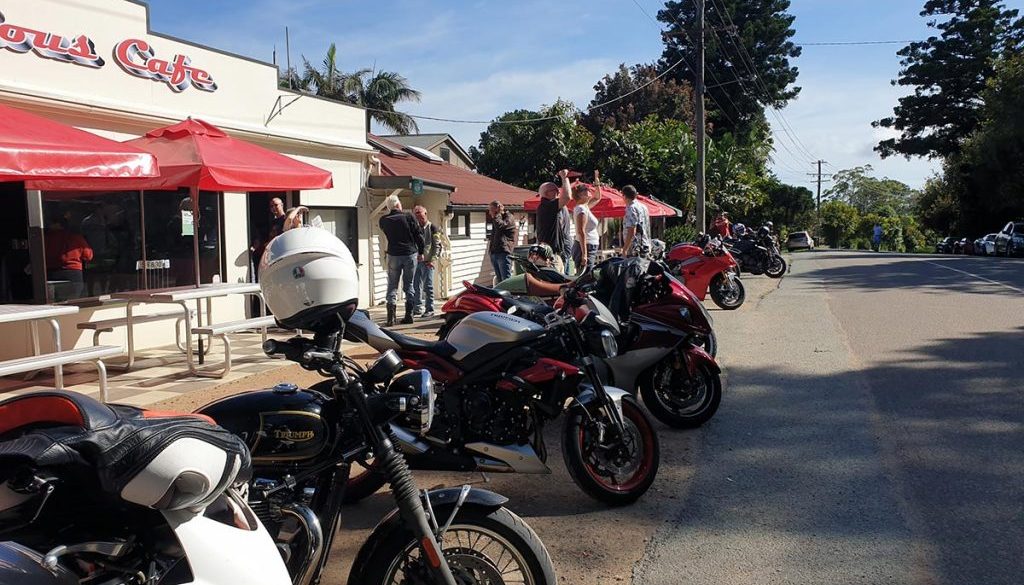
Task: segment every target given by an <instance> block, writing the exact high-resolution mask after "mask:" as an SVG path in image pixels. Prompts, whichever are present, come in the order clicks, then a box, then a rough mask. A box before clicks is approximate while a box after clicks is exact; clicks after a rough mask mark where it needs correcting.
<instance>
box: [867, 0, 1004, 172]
mask: <svg viewBox="0 0 1024 585" xmlns="http://www.w3.org/2000/svg"><path fill="white" fill-rule="evenodd" d="M921 16H923V17H925V18H928V19H929V21H928V26H929V27H931V28H934V29H935V30H937V31H939V35H938V36H931V37H929V38H928V39H926V40H923V41H917V42H913V43H910V44H909V45H907V46H906V47H904V48H903V49H901V50H900V51H899V52H898V53H897V54H898V55H899V56H901V57H903V59H902V60H901V61H900V65H901V66H902V68H901V69H900V72H899V78H898V79H896V80H894V81H893V85H902V86H909V87H913V88H914V93H912V94H911V95H908V96H906V97H903V98H900V100H899V105H898V106H896V107H895V108H894V114H895V115H894V116H892V117H888V118H884V119H882V120H879V121H877V122H875V123H874V124H873V125H874V126H875V127H876V128H877V127H883V128H892V129H895V130H897V131H899V132H900V136H899V137H897V138H890V139H887V140H883V141H881V142H879V143H878V146H876V147H875V150H876V151H878V152H879V153H880V154H881V155H882V157H888V156H892V155H896V154H901V155H903V156H905V157H908V158H909V157H911V156H927V157H929V158H932V157H946V156H950V155H952V154H955V153H957V152H958V151H959V150H960V146H961V144H962V143H963V141H964V140H965V139H967V137H968V136H970V134H971V133H972V132H974V130H975V129H977V128H978V125H979V123H980V121H981V107H982V99H981V96H982V92H983V91H984V89H985V83H986V81H987V80H988V79H989V78H991V77H992V74H993V71H994V68H995V64H996V63H997V61H998V60H999V58H1000V57H1001V56H1003V55H1005V54H1007V53H1011V52H1015V51H1020V48H1021V38H1022V36H1021V35H1022V23H1021V20H1019V19H1018V18H1017V11H1016V10H1006V9H1005V8H1004V6H1003V4H1002V2H1000V1H999V0H928V1H927V2H925V4H924V10H922V11H921Z"/></svg>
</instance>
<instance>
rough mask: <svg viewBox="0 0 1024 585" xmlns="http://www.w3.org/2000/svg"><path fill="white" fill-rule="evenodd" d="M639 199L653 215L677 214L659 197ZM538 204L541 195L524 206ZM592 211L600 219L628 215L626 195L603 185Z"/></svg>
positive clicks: (532, 207)
mask: <svg viewBox="0 0 1024 585" xmlns="http://www.w3.org/2000/svg"><path fill="white" fill-rule="evenodd" d="M638 199H639V200H640V203H642V204H643V205H644V207H646V208H647V212H648V214H649V215H650V216H651V217H667V216H674V215H677V211H676V209H675V208H674V207H672V206H671V205H666V204H664V203H662V202H661V201H658V200H657V199H653V198H651V197H647V196H646V195H640V196H639V197H638ZM538 205H540V197H534V198H533V199H527V200H526V201H525V202H523V208H524V209H525V210H526V211H528V212H533V211H537V206H538ZM568 207H569V209H570V210H572V209H573V208H574V207H576V202H575V201H573V200H571V199H570V200H569V205H568ZM590 211H591V212H593V214H594V217H596V218H598V219H610V218H617V217H623V216H625V215H626V197H625V196H624V195H623V194H622V192H621V191H619V190H618V189H615V188H612V187H601V200H600V201H598V202H597V205H595V206H593V207H591V208H590Z"/></svg>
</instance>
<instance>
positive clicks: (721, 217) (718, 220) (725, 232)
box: [708, 211, 732, 238]
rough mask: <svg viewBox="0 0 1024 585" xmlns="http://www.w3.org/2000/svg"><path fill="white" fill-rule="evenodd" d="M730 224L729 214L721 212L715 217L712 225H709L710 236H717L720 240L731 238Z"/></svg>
mask: <svg viewBox="0 0 1024 585" xmlns="http://www.w3.org/2000/svg"><path fill="white" fill-rule="evenodd" d="M731 228H732V224H731V223H729V214H728V213H726V212H724V211H723V212H721V213H719V214H718V215H717V216H716V217H715V221H714V223H712V224H711V230H710V232H711V233H710V234H708V235H710V236H718V237H720V238H728V237H731V236H732V229H731Z"/></svg>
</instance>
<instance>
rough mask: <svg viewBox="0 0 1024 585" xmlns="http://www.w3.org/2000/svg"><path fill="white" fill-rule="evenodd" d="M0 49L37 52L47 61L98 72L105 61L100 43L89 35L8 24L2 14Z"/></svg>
mask: <svg viewBox="0 0 1024 585" xmlns="http://www.w3.org/2000/svg"><path fill="white" fill-rule="evenodd" d="M0 49H7V50H9V51H13V52H15V53H28V52H29V51H34V52H35V53H36V54H37V55H39V56H40V57H43V58H44V59H54V60H56V61H66V62H68V63H74V64H76V65H84V66H86V67H92V68H94V69H98V68H100V67H103V65H104V61H103V59H102V58H100V56H99V55H98V54H97V53H96V44H95V43H93V42H92V39H90V38H89V37H87V36H85V35H79V36H77V37H75V38H68V37H63V36H61V35H55V34H53V33H48V32H44V31H41V30H35V29H31V28H28V27H24V26H18V25H16V24H10V23H7V22H6V21H5V19H4V15H3V13H0Z"/></svg>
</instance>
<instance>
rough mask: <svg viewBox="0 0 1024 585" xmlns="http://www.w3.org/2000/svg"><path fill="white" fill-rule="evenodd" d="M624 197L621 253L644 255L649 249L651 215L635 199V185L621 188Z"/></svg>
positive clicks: (625, 254) (636, 194)
mask: <svg viewBox="0 0 1024 585" xmlns="http://www.w3.org/2000/svg"><path fill="white" fill-rule="evenodd" d="M622 195H623V196H624V197H625V198H626V215H625V217H624V218H623V220H622V254H623V255H624V256H646V255H647V254H648V253H649V252H650V251H651V217H650V215H649V214H648V213H647V208H646V207H644V204H643V203H640V200H639V199H637V196H638V195H639V194H638V193H637V191H636V187H634V186H633V185H626V186H625V187H623V188H622Z"/></svg>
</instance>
